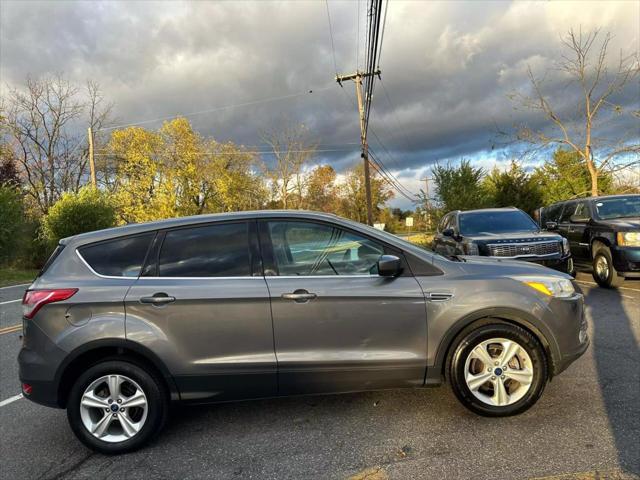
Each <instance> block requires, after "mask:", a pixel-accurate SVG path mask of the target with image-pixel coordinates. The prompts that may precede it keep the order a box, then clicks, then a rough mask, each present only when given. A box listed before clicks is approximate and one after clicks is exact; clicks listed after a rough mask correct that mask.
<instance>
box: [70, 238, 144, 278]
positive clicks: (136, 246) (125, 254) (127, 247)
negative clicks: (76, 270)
mask: <svg viewBox="0 0 640 480" xmlns="http://www.w3.org/2000/svg"><path fill="white" fill-rule="evenodd" d="M154 236H155V232H151V233H145V234H143V235H134V236H130V237H123V238H118V239H115V240H108V241H106V242H100V243H94V244H92V245H87V246H85V247H81V248H79V249H78V252H80V255H82V258H84V260H85V261H86V262H87V263H88V264H89V266H90V267H91V268H93V270H95V271H96V272H97V273H99V274H100V275H107V276H110V277H137V276H138V275H140V269H141V268H142V264H143V263H144V258H145V256H146V254H147V250H148V249H149V244H150V243H151V240H153V237H154Z"/></svg>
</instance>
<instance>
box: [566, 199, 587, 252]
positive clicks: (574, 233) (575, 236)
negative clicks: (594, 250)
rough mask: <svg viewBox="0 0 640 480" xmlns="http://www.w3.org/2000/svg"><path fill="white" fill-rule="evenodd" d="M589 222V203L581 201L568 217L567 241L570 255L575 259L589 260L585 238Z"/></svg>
mask: <svg viewBox="0 0 640 480" xmlns="http://www.w3.org/2000/svg"><path fill="white" fill-rule="evenodd" d="M590 220H591V212H590V210H589V203H588V202H586V201H581V202H578V203H577V204H576V207H575V209H574V210H573V214H572V215H571V216H570V217H569V228H568V230H567V239H568V240H569V246H570V248H571V253H572V254H573V256H574V257H575V258H581V259H586V258H589V240H588V238H587V228H588V223H589V221H590Z"/></svg>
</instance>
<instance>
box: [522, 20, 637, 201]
mask: <svg viewBox="0 0 640 480" xmlns="http://www.w3.org/2000/svg"><path fill="white" fill-rule="evenodd" d="M611 39H612V36H611V34H610V33H607V34H605V35H604V36H600V32H599V31H598V30H596V31H594V32H591V33H588V34H586V35H583V34H582V31H581V30H580V31H579V32H577V33H576V32H575V31H574V30H570V31H569V32H568V34H567V35H566V36H565V37H564V38H563V39H562V43H563V46H564V48H565V50H566V52H567V53H566V54H564V55H563V56H562V60H561V61H560V63H559V64H558V66H557V70H558V71H559V73H560V75H561V76H563V77H566V78H568V80H569V85H568V86H574V87H577V90H576V91H575V93H576V94H577V95H578V97H577V98H578V100H577V104H578V110H577V115H574V116H570V115H568V114H566V113H565V114H561V113H560V111H561V110H562V106H561V103H562V102H561V100H560V99H559V98H552V97H551V95H548V94H546V93H545V92H544V83H545V82H544V80H541V79H539V78H537V77H536V76H535V75H534V74H533V72H532V70H531V67H529V69H528V74H529V80H530V82H531V87H532V92H531V94H529V95H523V94H514V95H513V96H512V99H513V100H514V101H516V102H517V103H519V104H520V105H522V106H524V107H525V108H528V109H530V110H533V111H537V112H540V113H542V115H543V116H544V118H545V119H546V120H547V123H546V124H545V125H544V126H542V127H541V128H538V129H536V128H531V127H528V126H526V125H522V126H518V127H517V128H516V138H517V140H519V141H522V142H525V143H528V144H530V145H533V146H537V147H543V148H544V147H553V146H555V147H562V148H568V149H569V150H571V151H575V152H576V153H577V154H578V155H579V156H580V158H581V159H582V161H583V163H584V167H585V168H586V169H587V171H588V172H589V176H590V178H591V194H592V195H594V196H595V195H598V191H599V190H598V177H599V176H601V175H602V173H604V172H611V171H616V170H619V169H626V168H629V167H631V166H632V165H638V163H640V162H639V157H638V156H639V155H640V142H639V138H638V128H640V124H639V123H636V122H637V120H639V119H640V111H637V110H635V111H627V110H625V109H624V108H623V107H622V106H621V105H620V104H618V103H616V97H617V96H618V95H620V94H622V93H623V91H624V90H625V87H627V86H632V87H633V88H635V89H636V90H635V92H636V101H635V102H634V104H636V105H637V88H638V84H637V83H636V82H635V79H636V78H637V77H638V74H639V72H640V65H639V62H638V52H637V51H636V52H634V53H633V54H632V55H628V56H625V55H623V54H622V53H621V54H620V57H619V59H618V61H617V62H616V63H615V66H614V67H611V66H610V63H611V61H610V58H609V55H608V47H609V43H610V41H611ZM571 94H572V91H571V90H569V89H568V88H567V89H564V90H563V94H562V97H563V98H566V97H567V96H568V95H571ZM620 116H628V117H630V121H631V123H632V128H631V129H629V131H627V132H624V131H620V130H619V129H617V128H615V125H614V121H615V120H616V119H618V120H619V118H618V117H620ZM549 127H551V128H549ZM607 130H608V131H609V133H608V137H607V136H606V135H607ZM612 132H615V133H612ZM598 135H602V136H598ZM585 193H587V192H585Z"/></svg>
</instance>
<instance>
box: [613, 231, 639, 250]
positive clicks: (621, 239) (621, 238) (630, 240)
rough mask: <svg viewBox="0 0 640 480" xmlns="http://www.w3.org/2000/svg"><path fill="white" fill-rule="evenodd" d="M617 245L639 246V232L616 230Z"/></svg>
mask: <svg viewBox="0 0 640 480" xmlns="http://www.w3.org/2000/svg"><path fill="white" fill-rule="evenodd" d="M617 237H618V245H622V246H624V247H640V232H618V234H617Z"/></svg>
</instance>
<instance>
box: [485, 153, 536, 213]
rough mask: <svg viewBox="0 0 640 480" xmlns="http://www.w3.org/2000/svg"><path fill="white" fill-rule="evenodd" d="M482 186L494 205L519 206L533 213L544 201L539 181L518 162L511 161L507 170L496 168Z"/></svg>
mask: <svg viewBox="0 0 640 480" xmlns="http://www.w3.org/2000/svg"><path fill="white" fill-rule="evenodd" d="M482 186H483V189H484V190H485V192H486V196H487V198H488V201H489V203H490V204H491V205H492V206H494V207H511V206H513V207H518V208H520V209H521V210H524V211H525V212H527V213H528V214H530V215H532V214H533V212H534V210H536V209H537V208H540V207H541V206H542V203H543V194H542V189H541V187H540V185H539V183H538V182H537V181H536V179H535V178H533V176H531V175H529V174H527V172H525V171H524V169H523V168H522V167H521V166H520V165H518V164H517V163H516V162H511V165H510V167H509V168H508V169H507V170H499V169H498V168H497V167H496V168H494V169H493V170H492V171H491V173H490V174H489V175H487V176H486V177H485V178H484V180H483V182H482Z"/></svg>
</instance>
